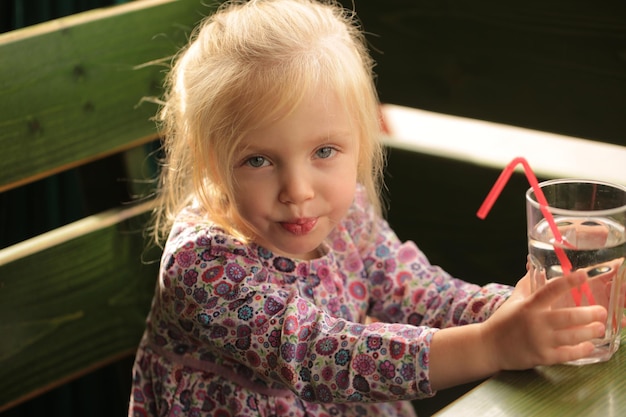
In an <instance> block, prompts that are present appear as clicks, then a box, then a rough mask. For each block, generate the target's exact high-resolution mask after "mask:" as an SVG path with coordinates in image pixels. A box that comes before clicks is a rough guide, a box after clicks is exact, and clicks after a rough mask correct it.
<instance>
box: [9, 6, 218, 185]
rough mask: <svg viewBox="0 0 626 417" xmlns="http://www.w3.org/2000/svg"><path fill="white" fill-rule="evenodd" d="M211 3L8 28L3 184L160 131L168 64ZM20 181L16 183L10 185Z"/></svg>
mask: <svg viewBox="0 0 626 417" xmlns="http://www.w3.org/2000/svg"><path fill="white" fill-rule="evenodd" d="M209 12H210V9H209V8H208V7H206V6H204V5H202V1H201V0H142V1H138V2H133V3H129V4H125V5H120V6H114V7H111V8H105V9H99V10H95V11H90V12H86V13H81V14H78V15H74V16H69V17H66V18H62V19H58V20H55V21H51V22H46V23H43V24H41V25H35V26H33V27H30V28H25V29H20V30H17V31H13V32H9V33H7V34H4V35H0V57H2V58H0V149H1V150H2V154H3V158H1V159H0V191H2V190H3V189H7V188H10V187H12V186H14V185H15V183H16V184H20V183H21V182H24V181H30V180H32V179H36V178H38V177H42V176H45V175H49V174H50V173H51V172H55V171H58V170H61V169H64V168H66V167H70V166H73V165H76V164H77V161H81V160H89V159H94V158H98V157H101V156H103V155H106V154H110V153H113V152H115V151H117V150H120V149H125V148H128V147H130V146H132V145H134V144H137V143H141V142H142V141H146V140H149V139H150V138H153V137H154V136H155V134H156V132H155V126H154V122H153V121H152V120H150V119H151V117H153V116H154V114H155V112H156V111H157V106H156V105H154V104H153V103H148V102H142V98H144V97H151V96H155V95H159V94H160V93H161V91H160V86H161V83H162V77H163V73H164V66H163V65H146V64H147V63H149V62H152V61H155V60H160V59H165V61H166V63H169V61H168V59H167V58H168V57H170V56H172V55H173V54H174V53H175V52H176V51H177V49H178V48H179V47H180V46H182V45H184V43H185V41H186V39H187V37H188V35H189V33H190V32H191V30H192V28H193V26H194V25H195V24H196V23H197V22H198V21H199V20H200V19H201V18H202V16H203V15H206V14H207V13H209ZM11 184H13V185H11Z"/></svg>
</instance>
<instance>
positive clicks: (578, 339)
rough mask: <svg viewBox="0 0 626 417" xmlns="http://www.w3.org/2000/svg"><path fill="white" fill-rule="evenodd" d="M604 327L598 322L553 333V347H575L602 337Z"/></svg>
mask: <svg viewBox="0 0 626 417" xmlns="http://www.w3.org/2000/svg"><path fill="white" fill-rule="evenodd" d="M604 330H605V326H604V324H602V323H599V322H593V323H589V324H587V325H584V326H579V327H576V328H574V329H565V330H557V331H555V332H553V343H554V346H575V345H578V344H580V343H583V342H587V341H589V340H591V339H595V338H599V337H602V336H604Z"/></svg>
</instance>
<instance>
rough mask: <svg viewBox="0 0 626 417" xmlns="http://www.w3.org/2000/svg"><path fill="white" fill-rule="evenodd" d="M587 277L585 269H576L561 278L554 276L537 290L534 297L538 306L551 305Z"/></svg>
mask: <svg viewBox="0 0 626 417" xmlns="http://www.w3.org/2000/svg"><path fill="white" fill-rule="evenodd" d="M586 279H587V274H586V273H585V272H584V271H580V270H578V271H574V272H572V273H571V274H568V275H565V276H563V277H559V278H553V279H551V280H549V281H548V283H547V284H546V285H545V286H543V287H542V288H541V289H539V291H537V292H536V293H535V294H534V295H533V297H534V302H535V303H536V304H537V306H538V307H546V308H547V307H549V306H550V305H551V304H552V303H553V302H554V301H555V300H556V299H557V298H558V297H560V296H561V295H563V294H564V293H565V292H567V291H569V290H571V289H572V288H575V287H578V286H580V285H581V284H582V283H583V282H585V280H586Z"/></svg>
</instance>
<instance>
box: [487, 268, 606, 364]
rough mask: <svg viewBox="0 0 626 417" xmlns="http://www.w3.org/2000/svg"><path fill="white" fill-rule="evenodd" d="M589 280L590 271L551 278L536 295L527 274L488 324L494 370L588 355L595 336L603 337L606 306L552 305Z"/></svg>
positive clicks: (489, 351)
mask: <svg viewBox="0 0 626 417" xmlns="http://www.w3.org/2000/svg"><path fill="white" fill-rule="evenodd" d="M585 279H586V275H585V273H584V271H577V272H574V273H572V274H569V275H567V276H564V277H561V278H555V279H551V280H550V281H549V282H548V283H547V284H546V285H545V286H544V287H542V288H541V289H540V290H538V291H537V292H536V293H534V294H530V286H529V277H528V275H526V276H525V277H524V278H522V279H521V280H520V281H519V282H518V284H517V286H516V287H515V290H514V291H513V294H512V295H511V297H510V298H509V299H508V300H507V301H506V302H505V303H504V304H503V305H502V306H501V307H500V308H499V309H498V310H497V311H496V312H495V313H494V314H493V316H491V317H490V318H489V319H488V320H487V321H485V322H484V323H482V325H481V326H482V329H481V331H482V333H483V337H484V341H485V347H486V352H487V354H489V355H490V356H488V357H491V358H492V360H493V361H495V362H494V363H493V364H492V365H491V366H493V367H494V369H500V370H513V369H528V368H532V367H534V366H537V365H552V364H557V363H563V362H567V361H572V360H575V359H579V358H582V357H585V356H588V355H590V354H591V352H592V351H593V348H594V347H593V344H592V343H591V339H593V338H596V337H602V336H603V335H604V331H605V325H604V323H605V321H606V316H607V312H606V309H605V308H604V307H602V306H597V305H596V306H589V307H572V308H560V309H554V310H553V309H551V308H550V306H551V304H553V302H554V301H555V300H556V299H557V298H558V297H560V296H562V295H564V294H566V293H567V292H568V291H570V290H571V289H572V288H574V287H577V286H579V285H580V284H581V283H583V282H584V280H585Z"/></svg>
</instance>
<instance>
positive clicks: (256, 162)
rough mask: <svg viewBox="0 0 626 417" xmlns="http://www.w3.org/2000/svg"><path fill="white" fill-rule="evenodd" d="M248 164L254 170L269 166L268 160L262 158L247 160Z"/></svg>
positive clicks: (254, 157)
mask: <svg viewBox="0 0 626 417" xmlns="http://www.w3.org/2000/svg"><path fill="white" fill-rule="evenodd" d="M246 164H247V165H250V166H251V167H253V168H260V167H262V166H264V165H266V164H267V160H266V159H265V158H264V157H262V156H253V157H252V158H249V159H248V160H246Z"/></svg>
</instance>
